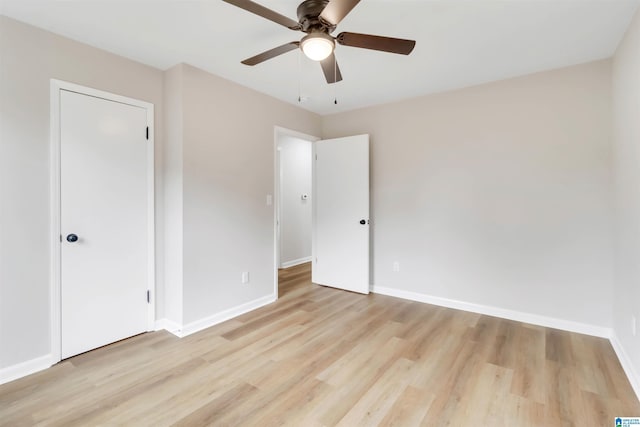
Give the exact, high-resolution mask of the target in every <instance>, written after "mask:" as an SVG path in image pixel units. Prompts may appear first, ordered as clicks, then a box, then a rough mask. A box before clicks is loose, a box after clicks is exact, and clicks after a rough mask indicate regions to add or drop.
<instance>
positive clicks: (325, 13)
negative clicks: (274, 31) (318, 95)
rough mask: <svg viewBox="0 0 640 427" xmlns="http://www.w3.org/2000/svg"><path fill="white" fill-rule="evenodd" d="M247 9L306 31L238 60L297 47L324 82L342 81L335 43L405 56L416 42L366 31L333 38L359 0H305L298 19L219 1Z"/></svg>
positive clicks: (251, 61)
mask: <svg viewBox="0 0 640 427" xmlns="http://www.w3.org/2000/svg"><path fill="white" fill-rule="evenodd" d="M223 1H225V2H227V3H229V4H232V5H234V6H237V7H239V8H241V9H244V10H246V11H248V12H251V13H254V14H256V15H258V16H261V17H263V18H266V19H268V20H270V21H273V22H275V23H276V24H280V25H283V26H285V27H287V28H289V29H290V30H295V31H302V32H304V33H307V35H306V36H304V37H303V38H302V39H301V40H300V41H293V42H289V43H286V44H283V45H282V46H278V47H276V48H273V49H269V50H267V51H265V52H262V53H260V54H258V55H256V56H252V57H251V58H247V59H245V60H244V61H242V63H243V64H245V65H256V64H260V63H261V62H264V61H266V60H268V59H271V58H275V57H276V56H279V55H282V54H283V53H287V52H289V51H292V50H294V49H297V48H300V49H302V51H303V52H304V54H305V55H306V56H307V57H308V58H309V59H312V60H314V61H319V62H320V65H321V66H322V71H323V72H324V76H325V78H326V79H327V83H335V82H339V81H341V80H342V75H341V73H340V68H338V63H337V62H336V57H335V54H334V50H335V47H336V42H338V44H341V45H343V46H351V47H360V48H364V49H372V50H379V51H383V52H390V53H399V54H402V55H408V54H410V53H411V51H412V50H413V48H414V46H415V45H416V42H415V40H405V39H396V38H392V37H382V36H373V35H370V34H359V33H348V32H342V33H340V34H338V35H337V36H336V37H333V36H332V35H331V33H332V32H333V31H334V30H335V29H336V27H337V26H338V24H339V23H340V21H342V20H343V19H344V17H345V16H347V14H348V13H349V12H351V10H352V9H353V8H354V7H355V6H356V5H357V4H358V3H359V2H360V0H305V1H303V2H302V3H300V5H299V6H298V10H297V15H298V21H297V22H296V21H294V20H293V19H290V18H287V17H286V16H284V15H281V14H279V13H277V12H275V11H273V10H271V9H268V8H266V7H264V6H262V5H260V4H258V3H254V2H252V1H251V0H223Z"/></svg>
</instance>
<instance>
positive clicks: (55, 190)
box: [49, 79, 156, 363]
mask: <svg viewBox="0 0 640 427" xmlns="http://www.w3.org/2000/svg"><path fill="white" fill-rule="evenodd" d="M62 90H66V91H70V92H76V93H79V94H82V95H88V96H93V97H96V98H102V99H106V100H109V101H114V102H120V103H122V104H128V105H132V106H135V107H140V108H144V109H145V110H146V112H147V124H148V126H149V141H148V144H147V174H148V175H147V183H148V184H147V290H148V291H149V296H150V303H149V304H147V306H148V308H147V330H148V331H152V330H154V323H155V305H156V299H155V212H154V209H155V200H154V180H155V177H154V151H155V150H154V145H155V144H154V132H153V129H154V126H153V104H151V103H149V102H145V101H140V100H137V99H133V98H127V97H125V96H120V95H115V94H112V93H109V92H104V91H101V90H97V89H93V88H89V87H85V86H80V85H77V84H74V83H69V82H65V81H62V80H56V79H51V86H50V102H51V106H50V168H49V169H50V177H49V179H50V183H51V187H50V191H49V192H50V217H51V278H50V301H51V302H50V306H51V313H50V314H51V357H52V359H53V360H52V362H53V363H57V362H59V361H60V360H62V345H61V338H62V330H61V314H62V313H61V285H62V283H61V268H60V261H61V257H60V253H61V250H62V248H61V244H62V242H61V239H62V238H61V230H60V172H61V169H60V91H62Z"/></svg>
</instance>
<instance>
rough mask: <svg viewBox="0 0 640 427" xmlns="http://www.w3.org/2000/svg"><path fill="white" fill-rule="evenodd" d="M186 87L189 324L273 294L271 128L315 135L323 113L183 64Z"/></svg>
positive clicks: (186, 294) (186, 295) (186, 288)
mask: <svg viewBox="0 0 640 427" xmlns="http://www.w3.org/2000/svg"><path fill="white" fill-rule="evenodd" d="M183 85H184V86H183V87H184V104H183V108H184V111H183V113H184V146H183V150H184V151H183V155H184V164H183V168H184V195H183V197H184V323H185V324H188V323H190V322H194V321H198V320H200V319H203V318H206V317H209V316H211V315H214V314H216V313H219V312H221V311H224V310H227V309H230V308H234V307H237V306H239V305H241V304H243V303H246V302H248V301H252V300H256V299H258V298H261V297H265V296H269V295H272V294H273V291H274V278H273V273H274V270H273V268H274V240H273V239H274V236H273V221H274V217H273V214H274V207H273V205H271V206H268V205H267V203H266V198H267V195H268V194H270V195H273V194H274V125H277V126H281V127H285V128H288V129H292V130H296V131H299V132H303V133H307V134H312V135H317V134H319V133H320V127H321V118H320V116H318V115H316V114H313V113H310V112H308V111H305V110H302V109H300V108H297V107H295V106H292V105H290V104H286V103H284V102H282V101H278V100H276V99H274V98H271V97H269V96H266V95H263V94H259V93H257V92H255V91H253V90H250V89H247V88H245V87H242V86H240V85H237V84H235V83H231V82H229V81H228V80H225V79H222V78H220V77H216V76H214V75H211V74H209V73H206V72H204V71H201V70H199V69H197V68H194V67H190V66H187V65H185V66H183ZM243 271H248V272H249V273H250V274H249V277H250V282H249V283H248V284H241V280H240V279H241V273H242V272H243Z"/></svg>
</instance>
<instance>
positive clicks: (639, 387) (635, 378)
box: [609, 331, 640, 400]
mask: <svg viewBox="0 0 640 427" xmlns="http://www.w3.org/2000/svg"><path fill="white" fill-rule="evenodd" d="M609 341H611V346H612V347H613V350H614V351H615V352H616V355H617V356H618V360H619V361H620V364H621V365H622V369H624V373H625V374H627V378H628V379H629V382H630V383H631V387H632V388H633V391H634V392H635V393H636V397H637V398H638V400H640V375H638V372H637V371H636V369H635V367H634V366H633V363H631V358H630V357H629V355H628V354H627V352H626V351H625V350H624V347H623V346H622V343H620V340H619V339H618V336H617V335H616V333H615V331H613V333H612V334H611V338H610V339H609Z"/></svg>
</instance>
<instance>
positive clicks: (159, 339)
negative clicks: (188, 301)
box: [0, 264, 640, 427]
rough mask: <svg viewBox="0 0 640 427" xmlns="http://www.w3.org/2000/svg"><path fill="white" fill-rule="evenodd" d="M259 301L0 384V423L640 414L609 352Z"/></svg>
mask: <svg viewBox="0 0 640 427" xmlns="http://www.w3.org/2000/svg"><path fill="white" fill-rule="evenodd" d="M279 278H280V284H279V299H278V301H276V302H275V303H273V304H270V305H268V306H265V307H262V308H260V309H258V310H254V311H252V312H250V313H246V314H244V315H242V316H239V317H237V318H235V319H232V320H229V321H227V322H224V323H221V324H219V325H215V326H213V327H211V328H208V329H206V330H203V331H200V332H198V333H196V334H193V335H190V336H188V337H185V338H182V339H179V338H177V337H175V336H173V335H171V334H169V333H168V332H166V331H159V332H153V333H148V334H143V335H139V336H136V337H132V338H130V339H128V340H124V341H120V342H117V343H114V344H112V345H109V346H106V347H103V348H100V349H97V350H94V351H91V352H88V353H85V354H82V355H79V356H76V357H74V358H71V359H68V360H65V361H62V362H61V363H59V364H57V365H56V366H53V367H52V368H50V369H48V370H45V371H42V372H39V373H36V374H34V375H31V376H29V377H26V378H22V379H20V380H16V381H13V382H11V383H8V384H4V385H0V426H11V427H14V426H34V425H38V426H39V425H42V426H65V427H66V426H87V425H91V426H93V425H134V426H136V427H137V426H143V427H144V426H153V427H163V426H167V427H168V426H205V425H212V426H260V427H269V426H295V427H300V426H303V427H328V426H336V425H340V426H349V427H350V426H376V425H380V426H420V425H422V426H441V425H449V426H462V427H465V426H469V427H472V426H489V427H499V426H531V427H538V426H539V427H550V426H554V427H555V426H575V425H588V426H599V425H611V423H612V420H613V418H614V417H615V416H640V402H638V400H637V398H636V397H635V395H634V393H633V390H632V388H631V385H630V384H629V381H628V380H627V378H626V376H625V374H624V371H623V369H622V367H621V365H620V362H619V361H618V359H617V357H616V355H615V353H614V351H613V348H612V347H611V345H610V343H609V342H608V341H607V340H605V339H601V338H595V337H590V336H585V335H580V334H574V333H569V332H565V331H560V330H555V329H550V328H543V327H540V326H535V325H528V324H523V323H520V322H515V321H510V320H504V319H499V318H495V317H491V316H485V315H480V314H475V313H469V312H464V311H458V310H451V309H447V308H443V307H436V306H432V305H428V304H421V303H418V302H413V301H406V300H401V299H397V298H393V297H389V296H383V295H373V294H372V295H360V294H356V293H351V292H345V291H340V290H337V289H333V288H328V287H323V286H318V285H314V284H312V283H311V281H310V278H311V269H310V264H303V265H299V266H296V267H292V268H288V269H285V270H280V272H279Z"/></svg>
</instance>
